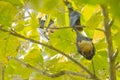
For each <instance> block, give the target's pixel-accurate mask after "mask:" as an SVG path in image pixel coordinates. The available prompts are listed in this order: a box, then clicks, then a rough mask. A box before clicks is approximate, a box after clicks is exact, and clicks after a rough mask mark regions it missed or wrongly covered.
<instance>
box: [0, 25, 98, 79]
mask: <svg viewBox="0 0 120 80" xmlns="http://www.w3.org/2000/svg"><path fill="white" fill-rule="evenodd" d="M0 30H1V31H3V32H8V33H9V34H11V35H13V36H16V37H19V38H22V39H25V40H29V41H31V42H33V43H36V44H40V45H43V46H45V47H48V48H49V49H52V50H54V51H56V52H58V53H60V54H62V55H64V56H65V57H67V58H68V59H70V60H71V61H73V62H74V63H75V64H77V65H78V66H79V67H81V68H82V69H83V70H85V71H86V72H87V73H88V74H89V75H90V76H91V78H93V79H94V78H96V79H98V77H97V76H94V74H92V73H91V72H90V71H89V70H88V69H87V68H86V67H84V66H83V65H82V64H81V63H79V62H78V61H76V60H75V59H74V58H72V57H70V56H69V55H67V54H65V53H64V52H62V51H60V50H59V49H56V48H55V47H53V46H50V45H47V44H44V43H41V42H39V41H36V40H34V39H31V38H27V37H25V36H22V35H20V34H18V33H16V32H15V33H14V32H10V31H8V30H5V29H3V28H1V27H0ZM98 80H99V79H98Z"/></svg>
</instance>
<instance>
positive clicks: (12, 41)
mask: <svg viewBox="0 0 120 80" xmlns="http://www.w3.org/2000/svg"><path fill="white" fill-rule="evenodd" d="M6 36H7V37H6V38H5V39H3V40H0V62H3V63H6V62H7V60H8V57H9V56H13V57H14V56H16V54H17V49H18V46H19V41H18V40H17V38H16V37H14V36H11V35H6Z"/></svg>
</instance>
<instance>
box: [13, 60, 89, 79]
mask: <svg viewBox="0 0 120 80" xmlns="http://www.w3.org/2000/svg"><path fill="white" fill-rule="evenodd" d="M14 59H15V60H16V61H18V62H20V63H21V64H23V65H25V66H27V67H28V68H31V69H33V70H35V71H37V72H39V73H40V74H43V75H45V76H48V77H51V78H56V77H59V76H62V75H65V74H69V75H75V76H80V77H83V78H86V79H90V76H87V75H84V74H80V73H79V72H72V71H60V72H58V73H55V74H53V73H47V72H46V71H42V70H40V69H38V68H36V67H34V66H32V65H30V64H28V63H25V62H24V61H22V60H20V59H18V58H14Z"/></svg>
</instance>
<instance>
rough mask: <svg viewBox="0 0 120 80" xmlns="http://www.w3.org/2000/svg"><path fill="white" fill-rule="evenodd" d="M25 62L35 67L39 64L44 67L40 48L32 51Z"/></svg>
mask: <svg viewBox="0 0 120 80" xmlns="http://www.w3.org/2000/svg"><path fill="white" fill-rule="evenodd" d="M24 60H25V61H26V62H28V63H29V64H31V65H35V66H36V65H38V64H40V65H41V66H42V65H43V57H42V55H41V54H40V49H39V48H38V49H37V48H36V49H32V50H31V51H30V52H28V53H27V55H26V56H25V58H24Z"/></svg>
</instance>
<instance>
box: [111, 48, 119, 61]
mask: <svg viewBox="0 0 120 80" xmlns="http://www.w3.org/2000/svg"><path fill="white" fill-rule="evenodd" d="M118 53H119V51H118V49H116V51H115V53H114V54H113V57H112V59H113V60H115V59H116V57H117V55H118Z"/></svg>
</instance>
